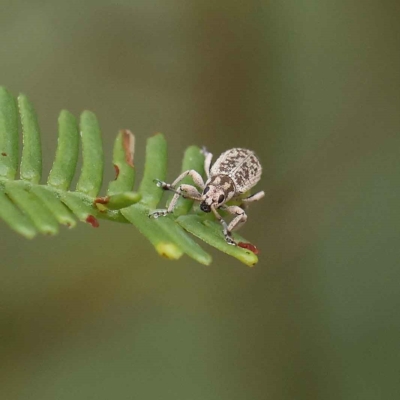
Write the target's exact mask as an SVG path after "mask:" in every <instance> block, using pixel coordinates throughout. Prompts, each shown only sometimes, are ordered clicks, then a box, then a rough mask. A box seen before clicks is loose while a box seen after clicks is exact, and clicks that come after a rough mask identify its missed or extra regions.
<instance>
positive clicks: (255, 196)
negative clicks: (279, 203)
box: [242, 191, 265, 204]
mask: <svg viewBox="0 0 400 400" xmlns="http://www.w3.org/2000/svg"><path fill="white" fill-rule="evenodd" d="M264 196H265V193H264V191H261V192H257V193H254V194H252V195H251V196H249V197H245V198H244V199H242V203H244V204H248V203H252V202H253V201H258V200H261V199H262V198H263V197H264Z"/></svg>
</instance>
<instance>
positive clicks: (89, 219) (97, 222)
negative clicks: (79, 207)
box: [86, 215, 99, 228]
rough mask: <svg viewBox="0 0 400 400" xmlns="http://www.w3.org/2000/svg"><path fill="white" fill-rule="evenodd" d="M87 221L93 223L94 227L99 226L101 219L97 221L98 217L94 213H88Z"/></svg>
mask: <svg viewBox="0 0 400 400" xmlns="http://www.w3.org/2000/svg"><path fill="white" fill-rule="evenodd" d="M86 222H87V223H88V224H90V225H92V226H93V228H98V227H99V221H97V219H96V218H95V217H94V216H93V215H88V217H87V218H86Z"/></svg>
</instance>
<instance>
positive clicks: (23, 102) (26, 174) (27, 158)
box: [18, 94, 42, 183]
mask: <svg viewBox="0 0 400 400" xmlns="http://www.w3.org/2000/svg"><path fill="white" fill-rule="evenodd" d="M18 105H19V113H20V116H21V123H22V134H23V144H24V145H23V147H22V160H21V169H20V176H21V179H23V180H25V181H28V182H32V183H39V181H40V178H41V176H42V147H41V145H40V131H39V123H38V120H37V116H36V113H35V110H34V109H33V106H32V104H31V102H30V101H29V100H28V98H27V97H26V96H25V95H23V94H20V95H19V96H18Z"/></svg>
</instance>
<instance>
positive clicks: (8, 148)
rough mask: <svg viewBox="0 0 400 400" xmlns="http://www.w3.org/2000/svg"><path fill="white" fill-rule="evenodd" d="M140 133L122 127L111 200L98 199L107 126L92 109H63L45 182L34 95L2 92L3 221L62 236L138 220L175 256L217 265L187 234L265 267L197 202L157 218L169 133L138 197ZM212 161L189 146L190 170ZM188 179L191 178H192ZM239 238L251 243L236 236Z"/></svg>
mask: <svg viewBox="0 0 400 400" xmlns="http://www.w3.org/2000/svg"><path fill="white" fill-rule="evenodd" d="M19 120H20V123H21V126H22V137H23V146H22V157H21V163H20V166H19V179H18V178H17V172H18V163H19V134H18V132H19ZM79 138H80V139H81V146H82V159H83V162H82V168H81V171H80V176H79V179H78V182H77V185H76V188H75V190H70V186H71V182H72V180H73V178H74V175H75V170H76V166H77V162H78V155H79ZM134 141H135V138H134V136H133V134H132V133H131V132H130V131H128V130H121V131H120V132H119V134H118V136H117V138H116V140H115V145H114V152H113V163H114V167H115V170H116V179H115V180H114V181H112V182H110V183H109V184H108V188H107V195H106V196H104V197H98V196H99V191H100V189H101V186H102V181H103V169H104V160H103V146H102V139H101V133H100V127H99V123H98V121H97V118H96V116H95V115H94V114H93V113H92V112H90V111H84V112H83V113H82V114H81V116H80V119H79V124H78V122H77V120H76V118H75V117H74V116H73V115H72V114H71V113H70V112H68V111H66V110H63V111H61V113H60V116H59V118H58V146H57V151H56V156H55V159H54V163H53V166H52V169H51V171H50V173H49V175H48V178H47V183H45V184H43V183H41V178H42V149H41V143H40V130H39V124H38V120H37V116H36V113H35V111H34V108H33V106H32V104H31V102H30V101H29V100H28V98H27V97H26V96H25V95H23V94H21V95H19V96H18V99H17V100H15V99H14V97H13V96H12V95H11V94H10V93H9V92H8V91H7V90H6V89H5V88H2V87H0V219H2V220H4V222H5V223H6V224H8V226H9V227H10V228H11V229H13V230H14V231H16V232H18V233H19V234H21V235H22V236H24V237H26V238H29V239H31V238H33V237H35V236H36V235H37V234H38V233H41V234H44V235H55V234H57V233H58V231H59V225H60V224H61V225H66V226H68V227H70V228H72V227H74V226H75V225H76V219H75V218H77V219H78V220H80V221H84V222H87V223H89V224H91V225H92V226H94V227H97V226H99V223H98V219H107V220H111V221H116V222H123V223H131V224H133V225H135V226H136V227H137V228H138V229H139V231H140V232H141V233H142V234H143V235H145V236H146V237H147V238H148V239H149V240H150V242H151V243H152V244H153V245H154V247H155V249H156V251H157V252H158V253H159V254H161V255H162V256H164V257H166V258H169V259H178V258H180V257H181V256H182V255H183V254H187V255H189V256H190V257H192V258H194V259H195V260H196V261H198V262H200V263H202V264H206V265H208V264H210V262H211V256H210V255H209V254H208V253H206V252H205V251H204V250H203V249H202V248H201V247H200V246H199V245H198V243H196V242H195V241H194V240H193V239H192V238H191V237H190V236H189V235H188V234H187V232H190V233H192V234H193V235H195V236H197V237H198V238H200V239H201V240H203V241H204V242H206V243H208V244H210V245H212V246H214V247H216V248H217V249H219V250H221V251H223V252H225V253H227V254H230V255H232V256H234V257H236V258H237V259H239V260H240V261H242V262H244V263H245V264H247V265H249V266H252V265H255V264H256V263H257V256H256V255H255V254H254V253H253V252H251V251H249V250H248V249H245V248H241V247H238V246H231V245H228V244H227V243H226V242H225V239H224V237H223V234H222V231H221V226H220V225H219V224H218V223H217V222H216V221H214V220H213V219H212V218H213V217H212V216H210V215H206V214H204V213H201V214H202V215H200V214H198V213H196V212H195V211H193V210H192V205H193V201H191V200H188V199H183V198H181V199H179V203H178V206H177V208H176V210H175V212H174V214H173V215H170V216H167V217H163V218H159V219H150V218H148V214H149V212H150V211H151V210H153V209H154V208H155V207H157V205H158V203H159V202H160V200H161V197H162V195H163V190H162V189H160V188H158V187H157V186H156V185H155V184H154V182H153V181H154V179H156V178H157V179H161V180H165V178H166V173H167V143H166V141H165V138H164V136H163V135H162V134H160V133H159V134H156V135H154V136H153V137H151V138H149V139H148V141H147V147H146V159H145V170H144V176H143V178H142V180H141V182H140V185H139V188H138V190H137V192H133V191H132V188H133V186H134V181H135V168H134V164H133V153H134ZM203 161H204V156H203V155H202V154H201V152H200V149H199V148H198V147H196V146H191V147H189V148H188V149H187V150H186V152H185V154H184V158H183V164H182V170H187V169H196V170H197V171H202V170H203ZM186 179H187V178H186ZM234 236H235V238H236V240H238V241H239V242H245V240H244V239H243V238H241V237H240V236H238V235H237V234H234Z"/></svg>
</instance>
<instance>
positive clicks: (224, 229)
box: [211, 206, 237, 246]
mask: <svg viewBox="0 0 400 400" xmlns="http://www.w3.org/2000/svg"><path fill="white" fill-rule="evenodd" d="M211 210H212V212H213V213H214V215H215V218H217V220H218V221H219V222H220V224H221V225H222V233H223V234H224V236H225V240H226V242H227V243H228V244H231V245H232V246H237V243H236V242H235V241H234V240H233V238H232V235H231V232H230V230H229V227H228V225H227V223H226V222H225V221H224V220H223V218H222V217H221V216H220V215H219V214H218V211H217V210H216V209H215V208H214V207H213V206H211Z"/></svg>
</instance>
